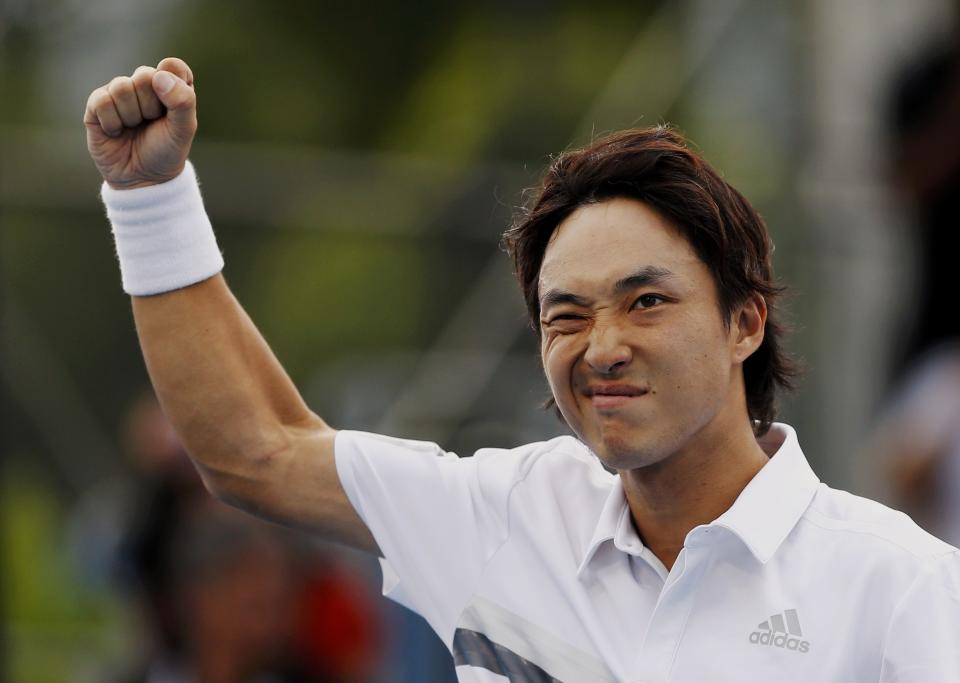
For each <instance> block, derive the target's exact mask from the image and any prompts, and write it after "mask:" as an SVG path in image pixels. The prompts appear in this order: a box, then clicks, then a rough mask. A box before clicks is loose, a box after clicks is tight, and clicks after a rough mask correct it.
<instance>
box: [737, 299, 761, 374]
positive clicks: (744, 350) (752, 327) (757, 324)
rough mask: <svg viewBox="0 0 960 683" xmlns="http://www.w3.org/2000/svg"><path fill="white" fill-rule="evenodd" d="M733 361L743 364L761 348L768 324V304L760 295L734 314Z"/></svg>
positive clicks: (745, 303) (749, 300) (741, 306)
mask: <svg viewBox="0 0 960 683" xmlns="http://www.w3.org/2000/svg"><path fill="white" fill-rule="evenodd" d="M733 316H734V317H733V320H732V323H733V324H732V325H731V330H732V332H733V342H734V345H733V361H734V362H735V363H742V362H743V361H745V360H746V359H747V358H749V357H750V355H751V354H752V353H753V352H754V351H756V350H757V349H759V348H760V344H761V343H763V331H764V328H765V327H766V323H767V302H766V301H765V300H764V298H763V297H762V296H761V295H759V294H753V295H751V296H750V298H748V299H747V300H746V301H744V302H743V303H742V304H741V305H740V307H739V308H738V309H737V310H736V311H735V312H734V314H733Z"/></svg>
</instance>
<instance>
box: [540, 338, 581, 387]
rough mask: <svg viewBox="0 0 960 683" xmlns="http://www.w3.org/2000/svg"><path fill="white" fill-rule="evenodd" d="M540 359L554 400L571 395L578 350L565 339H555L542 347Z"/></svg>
mask: <svg viewBox="0 0 960 683" xmlns="http://www.w3.org/2000/svg"><path fill="white" fill-rule="evenodd" d="M540 359H541V362H542V363H543V371H544V374H546V376H547V382H548V383H549V384H550V389H551V390H552V391H553V395H554V398H557V399H558V400H561V399H563V398H564V396H565V395H566V394H568V393H569V387H570V381H571V372H572V368H573V364H574V362H575V361H576V350H575V349H574V348H573V345H572V344H571V343H570V340H569V339H567V338H565V337H555V338H554V339H553V340H551V341H549V342H544V343H543V344H542V346H541V351H540Z"/></svg>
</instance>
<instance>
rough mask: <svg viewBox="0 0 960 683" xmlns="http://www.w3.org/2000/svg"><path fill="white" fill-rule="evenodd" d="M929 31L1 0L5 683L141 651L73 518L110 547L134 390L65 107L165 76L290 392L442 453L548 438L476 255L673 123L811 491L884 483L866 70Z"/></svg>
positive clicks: (885, 87) (914, 16)
mask: <svg viewBox="0 0 960 683" xmlns="http://www.w3.org/2000/svg"><path fill="white" fill-rule="evenodd" d="M954 14H955V12H954V8H953V6H952V4H951V3H949V2H936V1H934V0H922V1H918V2H912V3H900V2H880V3H876V2H856V1H854V0H849V1H848V2H839V3H838V2H830V1H828V0H816V1H814V0H811V1H810V2H799V1H798V2H788V1H786V0H772V1H768V0H744V1H741V2H737V1H734V0H722V1H717V2H711V1H709V0H699V1H696V0H683V1H677V2H655V1H651V0H635V1H634V2H618V1H594V2H591V3H585V2H584V3H578V2H545V1H537V2H533V1H530V2H502V1H501V2H491V3H467V2H459V1H456V0H447V1H445V2H439V1H424V2H416V3H385V2H374V1H360V2H352V3H343V4H332V3H317V2H307V1H306V0H287V1H280V2H275V3H264V2H252V1H251V0H234V1H233V2H223V1H218V0H198V1H195V2H188V1H179V0H159V1H154V2H150V3H147V2H140V1H139V0H132V1H129V2H124V1H123V0H88V1H85V2H80V1H79V0H36V1H32V0H6V2H4V3H2V4H0V50H2V52H0V88H2V91H0V102H2V108H0V145H2V146H0V220H2V223H0V287H2V309H0V312H2V339H0V342H2V360H0V395H2V401H3V403H2V460H0V472H2V479H0V548H2V562H0V607H2V612H3V616H2V632H0V633H2V637H0V678H3V680H9V681H16V682H18V683H19V682H21V681H23V682H31V683H32V682H34V681H36V682H38V683H41V682H43V683H46V682H48V681H49V682H53V681H96V680H107V679H106V675H107V672H110V671H113V670H115V668H116V667H117V666H118V665H120V664H122V663H123V662H124V661H125V660H126V659H128V658H129V657H130V656H131V652H132V651H133V650H134V649H135V648H136V647H137V645H136V643H135V642H131V638H130V637H129V634H130V628H131V620H132V618H133V617H132V616H131V614H130V610H129V606H128V605H127V603H126V601H125V598H124V596H123V595H122V594H121V593H119V592H118V591H117V589H116V587H115V586H114V585H113V583H112V582H111V581H110V580H109V578H108V577H107V576H106V575H105V573H103V572H101V571H100V570H101V569H102V567H101V566H100V565H99V564H98V562H97V560H96V558H97V557H99V556H100V555H98V554H97V552H96V548H89V547H77V541H76V538H77V535H76V534H75V530H74V527H75V526H76V519H77V518H78V516H79V517H81V518H83V519H87V520H89V519H91V518H93V519H96V520H98V521H97V524H100V525H102V526H103V538H104V539H107V540H105V541H104V543H108V542H109V538H112V536H111V534H113V535H114V536H115V532H116V529H115V527H117V526H118V525H120V524H121V523H122V520H116V519H113V520H112V519H111V517H110V514H111V511H110V509H104V510H102V511H99V512H96V513H93V514H92V517H91V513H90V512H89V509H88V508H90V506H91V505H92V506H93V507H94V508H96V501H97V500H98V499H99V498H100V495H99V493H98V492H100V491H109V490H111V487H115V488H116V487H119V488H122V487H123V486H124V482H125V481H126V480H127V479H129V478H130V477H131V472H130V463H129V462H128V459H127V458H125V456H124V454H123V446H122V442H121V439H120V431H121V424H122V420H123V417H124V415H125V414H126V411H127V410H128V406H129V405H130V403H131V401H133V400H134V398H135V397H136V396H138V395H139V394H140V392H142V390H143V387H144V385H145V383H146V375H145V371H144V368H143V364H142V361H141V358H140V355H139V353H138V348H137V343H136V337H135V334H134V330H133V325H132V319H131V316H130V312H129V300H128V298H127V297H126V296H125V295H124V294H123V292H122V290H121V288H120V282H119V273H118V269H117V266H116V263H115V258H114V255H113V247H112V243H111V239H110V236H109V230H108V227H107V225H106V222H105V220H104V217H103V210H102V207H101V205H100V202H99V200H98V198H97V191H98V187H99V178H98V175H97V173H96V171H95V169H94V168H93V165H92V163H90V161H89V159H88V158H87V157H86V152H85V142H84V134H83V127H82V125H81V123H80V119H81V114H82V111H83V106H84V102H85V100H86V96H87V94H88V93H89V91H90V90H92V89H93V88H95V87H97V86H98V85H101V84H103V83H105V82H106V81H108V80H109V79H110V78H111V77H113V76H115V75H119V74H128V73H130V72H132V71H133V69H134V68H136V67H137V66H138V65H140V64H156V62H157V61H159V60H160V59H161V58H163V57H164V56H167V55H176V56H179V57H182V58H183V59H185V60H186V61H187V62H188V63H189V64H190V65H191V67H192V68H193V71H194V73H195V75H196V88H197V93H198V97H199V119H200V129H199V134H198V138H197V142H196V144H195V146H194V152H193V155H192V158H193V161H194V163H195V165H196V167H197V169H198V173H199V175H200V178H201V181H202V183H203V189H204V194H205V199H206V202H207V207H208V211H209V213H210V214H211V216H212V219H213V222H214V224H215V226H216V229H217V234H218V238H219V241H220V245H221V247H222V248H223V251H224V254H225V258H226V263H227V267H226V276H227V278H228V281H229V282H230V284H231V286H232V287H233V289H234V291H235V292H236V293H237V295H238V297H239V299H240V300H241V302H242V303H243V304H244V305H245V307H246V308H247V310H248V311H249V312H250V314H251V316H252V317H253V319H254V320H255V321H256V322H257V324H258V325H259V326H260V328H261V330H262V331H263V333H264V335H265V336H266V338H267V339H268V340H269V342H270V343H271V345H272V346H273V348H274V350H275V351H276V353H277V355H278V356H279V358H280V359H281V361H282V362H283V364H284V365H285V367H286V368H287V369H288V371H289V372H290V374H291V375H292V376H293V378H294V379H295V380H296V382H297V384H298V385H299V386H300V387H301V388H302V390H303V391H304V393H305V395H306V397H307V399H308V401H309V403H310V404H311V406H312V407H313V408H314V409H315V410H316V411H317V412H319V413H320V414H321V415H323V416H325V417H329V421H330V422H331V423H332V424H334V425H335V426H339V427H351V428H361V429H373V430H380V431H386V432H389V433H392V434H396V435H401V436H410V437H415V438H421V439H431V440H437V441H439V442H441V443H442V444H443V445H444V446H446V447H448V448H450V449H452V450H456V451H457V452H460V453H469V452H471V451H472V450H474V449H475V448H477V447H479V446H481V445H488V446H490V445H493V446H506V445H514V444H517V443H521V442H523V441H528V440H531V439H537V438H541V437H543V436H547V435H550V434H552V433H556V432H557V431H559V430H560V429H561V426H560V425H559V424H558V423H557V422H556V421H555V420H554V419H553V417H552V416H551V415H550V414H546V413H544V412H543V411H541V410H540V409H539V407H538V406H539V404H540V402H541V401H542V399H543V398H544V397H545V392H546V387H545V383H544V382H543V380H542V378H541V375H540V369H539V365H538V361H537V356H536V347H535V344H534V343H533V339H532V335H531V334H530V333H529V331H528V330H526V329H525V321H524V315H523V308H522V304H521V300H520V297H519V293H518V292H517V291H516V288H515V285H514V284H513V282H512V280H511V276H510V272H509V264H508V263H507V259H506V257H505V256H504V255H503V254H502V253H501V252H500V250H499V247H498V240H499V235H500V233H501V232H502V230H503V229H504V227H505V226H506V225H507V223H508V221H509V219H510V216H511V214H512V212H513V210H514V207H516V206H517V205H518V204H519V203H520V202H521V201H522V191H523V189H524V188H525V187H528V186H530V185H532V184H534V183H535V182H536V179H537V175H538V173H539V172H540V170H541V169H542V168H543V166H544V164H545V163H546V162H547V161H548V160H549V156H550V155H551V154H555V153H557V152H559V151H561V150H563V149H565V148H567V147H568V146H571V145H576V144H580V143H584V142H586V141H588V140H589V139H590V138H591V136H593V135H595V134H598V133H602V132H605V131H610V130H615V129H618V128H622V127H627V126H634V125H652V124H656V123H658V122H661V121H669V122H671V123H673V124H675V125H677V126H678V127H679V128H680V129H681V130H683V131H684V132H685V133H687V134H688V135H689V137H690V138H691V139H692V140H693V141H694V142H695V144H696V146H697V147H698V149H699V150H700V151H701V152H702V153H703V154H704V155H705V156H706V157H707V158H708V159H709V160H710V161H712V162H713V163H714V164H715V165H716V166H717V167H718V168H720V169H721V170H722V172H723V173H724V175H725V176H726V178H727V179H728V180H730V181H731V182H732V183H733V184H734V185H735V186H737V187H738V188H739V189H741V190H742V191H743V192H744V193H745V194H746V195H747V196H748V197H749V198H750V199H751V201H752V202H754V204H755V205H756V206H757V207H758V208H759V209H760V211H761V213H762V214H763V215H764V216H765V218H766V220H767V222H768V224H769V226H770V229H771V231H772V233H773V236H774V239H775V242H776V244H777V250H776V263H777V268H778V270H779V272H780V274H781V277H782V279H783V280H784V281H785V283H786V284H787V285H788V286H789V287H790V290H791V292H792V294H791V296H790V297H789V299H788V308H789V312H790V318H791V319H792V321H793V324H794V328H795V331H794V334H793V337H792V338H791V346H792V348H793V349H794V350H795V351H796V352H797V353H798V355H800V356H801V357H802V358H803V359H804V361H805V363H806V365H807V367H808V373H807V377H806V379H805V381H804V383H803V385H802V387H801V390H800V392H799V393H798V394H797V395H796V396H794V397H792V398H790V399H788V400H787V401H786V402H785V405H784V414H785V417H786V419H787V420H788V421H790V422H792V423H793V424H795V425H796V426H797V427H798V430H799V433H800V436H801V441H802V443H803V444H804V447H805V450H806V451H807V453H808V455H809V458H810V460H811V461H812V463H813V464H814V466H815V468H816V469H817V471H818V472H819V473H820V475H821V477H822V478H823V479H825V480H827V481H830V482H831V483H833V484H834V485H836V486H839V487H844V488H849V489H852V490H854V491H857V492H861V493H867V494H870V495H882V490H880V489H879V488H878V484H877V482H876V481H875V478H874V477H871V471H872V468H871V464H870V462H869V459H868V457H864V456H862V454H861V453H860V451H861V448H860V444H861V443H862V440H863V438H864V436H865V435H866V434H867V433H868V432H869V430H870V427H871V424H872V419H873V415H874V413H875V411H876V409H877V407H878V405H879V404H880V403H881V401H882V396H883V394H884V392H885V391H886V387H887V386H888V383H889V380H890V377H891V375H892V370H891V368H892V363H893V359H894V358H895V357H896V356H897V353H898V352H899V349H900V346H901V345H902V344H903V342H904V339H905V335H906V330H908V329H909V325H910V320H911V318H910V314H911V297H912V296H913V294H914V291H915V285H914V284H913V283H914V282H915V276H916V273H915V270H916V268H915V263H914V261H913V260H912V257H911V254H912V253H913V251H912V250H913V247H912V242H911V237H910V227H909V226H910V223H909V219H908V211H907V209H906V208H905V207H904V206H903V205H902V204H901V203H900V202H898V201H897V199H896V196H895V193H894V192H892V191H891V190H890V187H889V185H888V183H887V180H886V179H887V177H888V166H889V158H888V154H887V149H888V147H889V139H888V138H889V131H888V125H887V117H888V99H889V95H890V87H891V85H890V84H891V82H892V79H894V78H895V76H896V74H897V73H898V72H899V70H901V69H902V67H903V65H904V64H906V63H908V62H909V60H910V59H911V57H912V56H913V55H914V54H916V53H918V52H919V51H920V50H921V49H922V48H923V46H924V44H925V43H927V42H929V41H931V40H933V39H935V38H937V37H938V36H940V35H942V34H943V32H944V31H945V27H949V26H950V25H952V21H953V19H954ZM107 497H108V496H107ZM84 511H86V512H84ZM83 538H89V536H84V537H83ZM91 557H93V558H94V559H91Z"/></svg>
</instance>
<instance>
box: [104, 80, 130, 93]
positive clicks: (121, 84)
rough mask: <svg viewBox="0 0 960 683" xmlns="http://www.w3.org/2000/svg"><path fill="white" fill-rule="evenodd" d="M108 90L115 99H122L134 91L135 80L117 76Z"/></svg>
mask: <svg viewBox="0 0 960 683" xmlns="http://www.w3.org/2000/svg"><path fill="white" fill-rule="evenodd" d="M107 90H108V91H109V92H110V94H111V95H113V96H114V97H122V96H125V95H128V94H129V93H130V92H132V91H133V80H132V79H131V78H130V77H129V76H117V77H116V78H114V79H113V80H111V81H110V84H109V85H107Z"/></svg>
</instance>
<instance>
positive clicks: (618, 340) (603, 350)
mask: <svg viewBox="0 0 960 683" xmlns="http://www.w3.org/2000/svg"><path fill="white" fill-rule="evenodd" d="M587 344H588V345H587V351H586V353H585V354H584V356H583V359H584V361H586V363H587V365H589V366H590V367H591V368H592V369H593V370H594V371H595V372H597V373H599V374H603V375H610V374H613V373H615V372H616V371H617V370H619V369H621V368H623V367H626V366H627V365H628V364H629V363H630V359H631V358H633V351H632V350H631V349H630V346H629V345H628V344H625V343H624V341H623V339H622V335H621V333H620V330H619V329H618V328H617V327H616V326H615V325H600V324H595V325H594V327H593V330H591V332H590V338H589V339H588V342H587Z"/></svg>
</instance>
